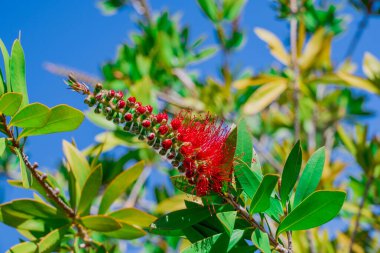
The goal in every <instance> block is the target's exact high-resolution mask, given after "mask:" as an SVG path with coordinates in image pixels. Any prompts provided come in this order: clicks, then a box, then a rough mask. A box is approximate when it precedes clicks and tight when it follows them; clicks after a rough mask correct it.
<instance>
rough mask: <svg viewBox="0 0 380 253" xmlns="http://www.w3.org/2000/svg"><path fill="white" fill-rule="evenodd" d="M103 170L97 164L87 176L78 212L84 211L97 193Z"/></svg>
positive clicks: (100, 184)
mask: <svg viewBox="0 0 380 253" xmlns="http://www.w3.org/2000/svg"><path fill="white" fill-rule="evenodd" d="M102 181H103V170H102V166H101V164H99V165H98V166H97V167H96V168H95V169H94V170H93V171H92V172H91V174H90V175H89V176H88V178H87V180H86V182H85V184H84V186H83V189H82V193H81V195H80V200H79V205H78V213H79V214H80V213H83V212H85V211H86V210H87V209H88V208H89V207H90V206H91V203H92V201H93V200H94V198H95V197H96V196H97V195H98V192H99V189H100V187H101V186H102Z"/></svg>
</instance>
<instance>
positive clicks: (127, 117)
mask: <svg viewBox="0 0 380 253" xmlns="http://www.w3.org/2000/svg"><path fill="white" fill-rule="evenodd" d="M132 118H133V115H132V114H131V113H129V112H128V113H126V114H125V115H124V119H125V120H126V121H131V120H132Z"/></svg>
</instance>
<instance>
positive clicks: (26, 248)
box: [6, 242, 38, 253]
mask: <svg viewBox="0 0 380 253" xmlns="http://www.w3.org/2000/svg"><path fill="white" fill-rule="evenodd" d="M37 249H38V248H37V245H36V244H35V243H34V242H22V243H20V244H17V245H15V246H13V247H12V248H10V249H9V250H7V252H6V253H36V251H37Z"/></svg>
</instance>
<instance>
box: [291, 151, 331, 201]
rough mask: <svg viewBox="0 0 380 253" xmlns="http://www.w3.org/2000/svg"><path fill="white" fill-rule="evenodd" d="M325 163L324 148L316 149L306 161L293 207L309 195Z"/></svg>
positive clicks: (320, 175)
mask: <svg viewBox="0 0 380 253" xmlns="http://www.w3.org/2000/svg"><path fill="white" fill-rule="evenodd" d="M324 165H325V148H324V147H322V148H320V149H318V150H317V151H316V152H315V153H314V154H313V155H312V156H311V158H310V159H309V161H308V162H307V164H306V166H305V169H304V170H303V172H302V175H301V178H300V180H299V183H298V186H297V190H296V195H295V197H294V204H293V207H295V206H297V205H298V204H299V203H300V202H301V201H302V200H304V199H305V198H306V197H307V196H309V195H310V194H311V193H312V192H313V191H314V190H315V189H317V186H318V184H319V181H320V180H321V177H322V171H323V166H324Z"/></svg>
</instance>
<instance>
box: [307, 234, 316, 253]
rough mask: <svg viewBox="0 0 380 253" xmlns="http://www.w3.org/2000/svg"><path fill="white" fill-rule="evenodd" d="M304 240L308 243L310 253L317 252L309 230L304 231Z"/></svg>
mask: <svg viewBox="0 0 380 253" xmlns="http://www.w3.org/2000/svg"><path fill="white" fill-rule="evenodd" d="M306 239H307V242H308V243H309V251H310V253H317V251H316V249H315V244H314V240H313V234H312V233H311V230H306Z"/></svg>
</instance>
